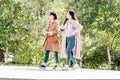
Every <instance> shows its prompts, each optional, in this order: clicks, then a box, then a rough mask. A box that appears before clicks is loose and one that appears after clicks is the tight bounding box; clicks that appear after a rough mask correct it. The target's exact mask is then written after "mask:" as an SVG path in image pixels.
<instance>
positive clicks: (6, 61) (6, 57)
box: [5, 41, 9, 64]
mask: <svg viewBox="0 0 120 80" xmlns="http://www.w3.org/2000/svg"><path fill="white" fill-rule="evenodd" d="M8 50H9V47H8V41H6V52H5V64H8Z"/></svg>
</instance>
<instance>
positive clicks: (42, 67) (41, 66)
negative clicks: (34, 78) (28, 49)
mask: <svg viewBox="0 0 120 80" xmlns="http://www.w3.org/2000/svg"><path fill="white" fill-rule="evenodd" d="M38 67H39V68H40V69H43V70H45V69H46V66H45V65H43V64H42V65H39V66H38Z"/></svg>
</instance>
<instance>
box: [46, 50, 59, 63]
mask: <svg viewBox="0 0 120 80" xmlns="http://www.w3.org/2000/svg"><path fill="white" fill-rule="evenodd" d="M49 54H50V51H49V50H46V51H45V56H44V63H47V62H48V59H49ZM54 56H55V60H56V64H58V63H59V57H58V52H56V51H55V52H54Z"/></svg>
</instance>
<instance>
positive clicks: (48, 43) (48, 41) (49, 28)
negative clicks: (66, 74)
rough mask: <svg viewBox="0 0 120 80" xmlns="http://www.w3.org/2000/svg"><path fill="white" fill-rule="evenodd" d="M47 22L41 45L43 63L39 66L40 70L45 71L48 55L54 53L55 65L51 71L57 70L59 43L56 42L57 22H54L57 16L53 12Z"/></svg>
mask: <svg viewBox="0 0 120 80" xmlns="http://www.w3.org/2000/svg"><path fill="white" fill-rule="evenodd" d="M49 19H50V20H49V22H48V24H47V25H46V27H45V28H44V29H43V33H44V35H45V40H44V44H43V48H42V49H43V51H45V56H44V63H43V64H42V65H40V68H42V69H45V68H46V64H47V62H48V58H49V53H50V52H54V56H55V60H56V65H55V66H54V68H53V69H57V68H58V63H59V58H58V52H59V41H58V36H57V34H58V22H56V19H57V14H56V13H55V12H50V17H49Z"/></svg>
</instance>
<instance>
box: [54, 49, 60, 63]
mask: <svg viewBox="0 0 120 80" xmlns="http://www.w3.org/2000/svg"><path fill="white" fill-rule="evenodd" d="M54 56H55V61H56V64H59V57H58V52H56V51H55V52H54Z"/></svg>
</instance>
